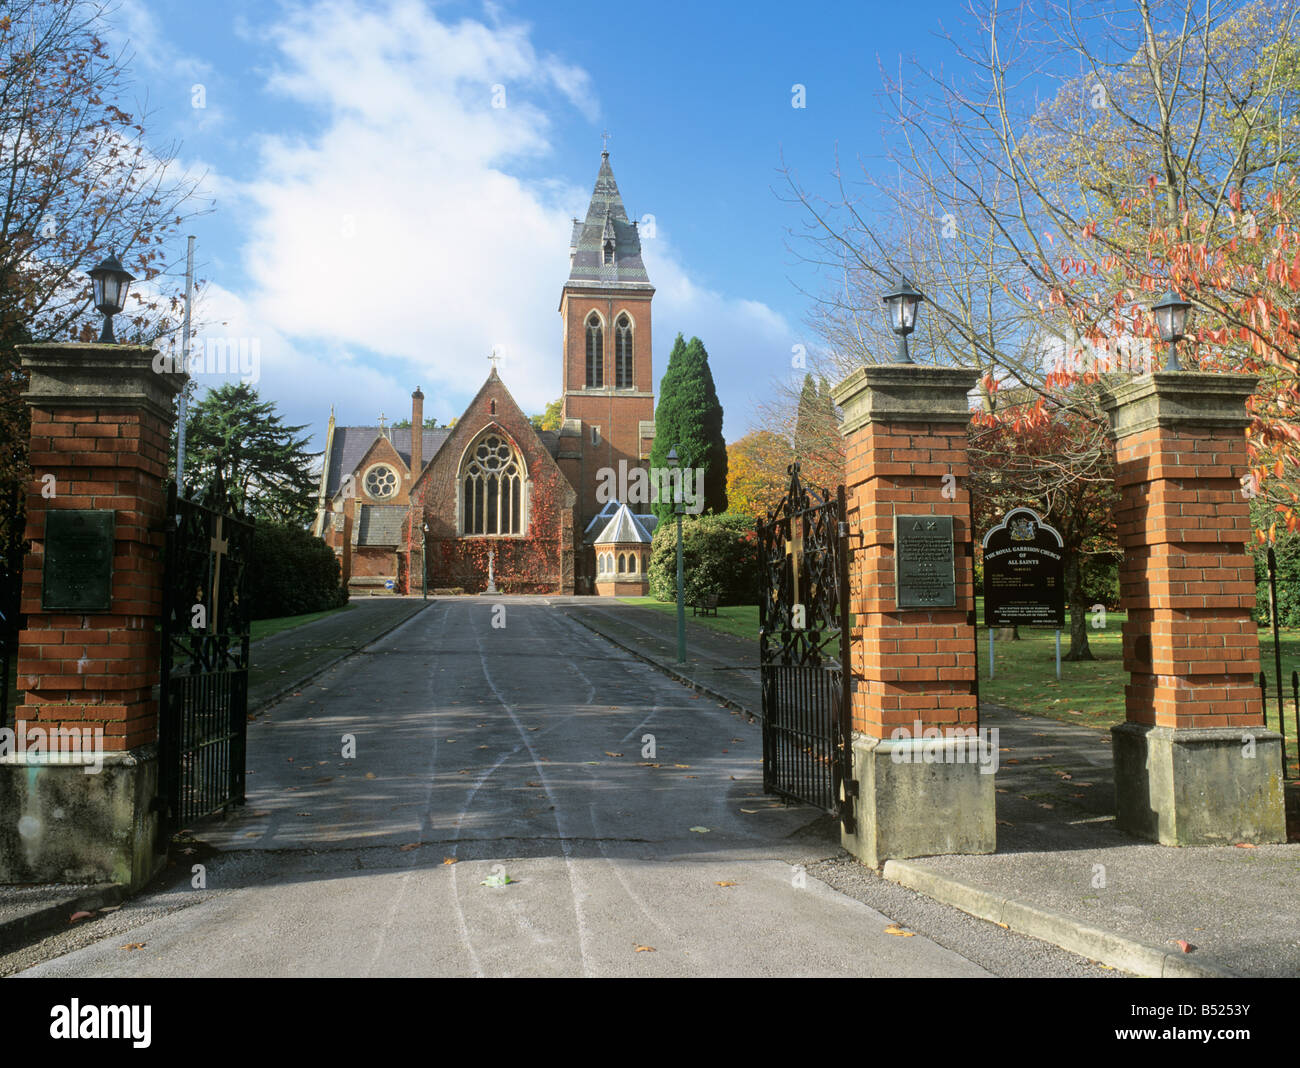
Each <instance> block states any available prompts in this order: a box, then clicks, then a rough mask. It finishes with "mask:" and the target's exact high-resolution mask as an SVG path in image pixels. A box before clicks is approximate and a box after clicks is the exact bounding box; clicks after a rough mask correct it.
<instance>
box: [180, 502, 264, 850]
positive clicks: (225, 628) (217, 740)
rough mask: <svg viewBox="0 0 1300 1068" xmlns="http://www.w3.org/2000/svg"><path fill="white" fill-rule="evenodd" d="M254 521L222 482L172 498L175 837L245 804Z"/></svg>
mask: <svg viewBox="0 0 1300 1068" xmlns="http://www.w3.org/2000/svg"><path fill="white" fill-rule="evenodd" d="M252 548H253V525H252V523H251V522H250V521H248V520H247V519H245V518H244V517H243V516H240V515H236V514H234V513H233V511H232V510H231V508H230V504H229V501H228V500H227V499H226V496H225V493H224V491H223V488H222V486H221V484H220V482H217V483H215V484H214V485H213V486H212V487H211V489H209V490H208V491H207V492H206V493H205V494H203V495H202V496H201V497H200V498H196V499H186V497H183V496H181V495H180V494H178V493H177V491H176V486H175V485H174V484H173V485H172V486H171V487H170V489H169V490H168V495H167V558H166V572H165V577H164V589H163V623H162V632H163V633H162V689H161V694H160V700H159V717H160V718H159V729H158V747H159V758H160V761H161V766H160V772H161V774H160V776H159V803H160V807H161V809H162V812H163V815H164V820H165V822H166V824H167V828H168V830H169V831H174V830H176V829H177V828H178V827H180V826H183V825H184V824H186V823H188V822H189V821H191V820H194V819H197V818H199V817H200V816H206V815H209V814H211V813H213V812H217V811H219V810H221V809H224V808H225V807H226V806H228V805H232V804H242V803H243V801H244V755H245V739H246V737H247V729H248V612H247V608H246V602H245V600H244V598H243V596H242V594H243V586H244V570H245V566H246V564H247V561H248V559H249V557H250V555H251V553H252Z"/></svg>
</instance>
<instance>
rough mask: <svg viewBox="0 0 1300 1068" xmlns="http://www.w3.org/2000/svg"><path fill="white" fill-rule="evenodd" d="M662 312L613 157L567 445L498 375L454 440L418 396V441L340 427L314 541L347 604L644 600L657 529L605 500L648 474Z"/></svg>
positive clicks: (586, 229) (566, 290)
mask: <svg viewBox="0 0 1300 1068" xmlns="http://www.w3.org/2000/svg"><path fill="white" fill-rule="evenodd" d="M653 297H654V286H652V285H651V284H650V279H649V277H648V276H647V274H646V269H645V264H644V263H643V262H642V261H641V238H640V235H639V233H638V232H637V224H636V223H635V222H632V221H630V220H629V219H628V216H627V211H626V210H625V208H624V206H623V198H622V196H621V195H620V194H619V191H618V185H617V184H616V183H615V181H614V172H613V170H612V169H611V168H610V165H609V153H608V152H603V153H601V164H600V172H599V174H598V175H597V177H596V188H595V191H594V192H593V193H592V197H591V203H590V205H589V206H588V208H587V216H586V218H585V219H574V220H573V234H572V237H571V238H570V241H569V277H568V279H567V281H565V283H564V286H563V288H562V290H561V292H560V307H559V311H560V318H561V321H562V322H563V327H564V333H563V352H562V358H561V363H560V369H561V397H562V400H561V423H560V429H559V430H558V431H554V430H543V431H538V430H536V429H535V428H534V426H533V424H532V423H531V422H530V421H529V419H528V417H527V416H526V415H525V414H524V412H523V411H522V410H521V409H520V407H519V405H518V404H516V403H515V400H514V398H513V397H512V396H511V395H510V391H509V390H508V389H507V388H506V384H505V382H504V381H503V379H502V378H501V376H500V375H499V374H498V372H497V368H496V363H495V361H493V364H492V369H491V371H490V372H489V373H488V376H487V380H486V381H485V382H484V383H483V386H482V388H481V389H479V391H478V393H477V395H476V396H475V397H474V399H473V400H472V401H471V402H470V404H469V406H468V407H467V408H466V409H465V411H464V412H463V413H462V414H461V415H460V417H459V419H457V420H456V422H455V425H454V426H452V427H437V428H424V394H423V393H422V392H420V390H419V388H418V387H417V388H416V390H415V392H414V393H412V394H411V427H410V428H409V429H406V428H396V427H388V426H385V425H384V423H385V420H384V418H383V417H382V416H381V417H380V424H379V425H378V426H336V425H335V421H334V415H333V412H332V411H331V413H330V419H329V427H328V431H327V434H326V446H325V456H324V467H323V470H322V473H321V486H320V492H319V497H318V501H317V514H316V523H315V528H314V529H315V533H316V534H317V535H318V536H320V537H323V538H324V539H325V541H326V542H327V543H328V544H329V545H330V546H331V547H332V548H333V549H334V551H335V553H336V554H337V555H338V556H339V559H340V563H341V566H342V570H343V580H344V582H345V583H346V584H347V585H348V586H349V588H350V589H352V590H354V591H357V592H364V591H376V592H382V591H384V590H387V589H392V590H394V591H396V592H399V593H419V592H420V590H421V576H422V574H423V576H424V577H425V579H426V581H427V587H428V589H429V591H430V592H432V591H434V590H444V589H446V590H452V589H460V590H464V591H465V592H467V593H478V592H482V591H483V590H485V589H487V588H488V585H489V581H491V582H492V583H493V585H494V586H495V588H496V589H497V590H499V591H501V592H503V593H563V594H571V593H590V594H600V595H627V594H636V593H644V592H645V590H646V578H645V575H646V567H647V565H648V564H649V561H650V539H651V535H652V534H653V532H654V527H655V519H654V517H653V516H651V515H646V514H642V513H644V511H645V508H644V505H637V506H635V507H629V506H628V505H627V504H626V503H624V502H620V501H617V500H602V499H600V494H599V493H598V489H599V487H600V486H602V485H608V484H609V483H610V481H611V479H610V473H611V472H612V473H613V475H614V477H615V478H617V477H618V473H619V472H620V469H622V470H625V471H627V472H629V473H630V472H631V471H632V469H633V468H635V467H638V466H640V467H645V466H646V465H647V463H648V460H649V456H650V446H651V443H652V441H653V439H654V379H653V373H652V372H653V367H652V363H651V357H650V352H651V334H650V302H651V299H652V298H653ZM422 428H424V429H422ZM602 472H604V474H603V475H602ZM617 484H619V485H628V484H629V483H628V482H627V481H626V480H624V479H618V483H617Z"/></svg>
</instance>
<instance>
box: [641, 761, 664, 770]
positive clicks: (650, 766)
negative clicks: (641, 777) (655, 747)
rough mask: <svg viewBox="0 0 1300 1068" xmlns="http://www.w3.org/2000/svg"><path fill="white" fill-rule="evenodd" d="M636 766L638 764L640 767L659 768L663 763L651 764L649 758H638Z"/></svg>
mask: <svg viewBox="0 0 1300 1068" xmlns="http://www.w3.org/2000/svg"><path fill="white" fill-rule="evenodd" d="M636 766H637V767H638V768H658V767H662V765H660V764H651V763H650V762H649V761H648V760H638V761H637V762H636Z"/></svg>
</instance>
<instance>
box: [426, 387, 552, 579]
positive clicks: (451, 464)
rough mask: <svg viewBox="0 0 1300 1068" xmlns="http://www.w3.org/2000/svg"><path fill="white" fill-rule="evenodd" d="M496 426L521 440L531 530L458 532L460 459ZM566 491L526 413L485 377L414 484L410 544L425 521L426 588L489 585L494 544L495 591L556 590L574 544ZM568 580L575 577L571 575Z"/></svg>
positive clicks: (518, 444)
mask: <svg viewBox="0 0 1300 1068" xmlns="http://www.w3.org/2000/svg"><path fill="white" fill-rule="evenodd" d="M494 408H495V410H494ZM494 424H495V425H496V426H498V427H500V429H501V430H503V431H504V432H505V433H506V434H507V435H508V436H509V437H510V438H511V439H512V440H513V441H514V443H515V444H516V446H518V448H519V450H520V452H521V453H522V454H523V457H524V462H525V464H526V465H527V468H528V474H529V478H530V485H529V498H528V530H527V531H526V532H525V535H524V536H523V537H465V538H462V537H460V535H459V533H458V531H457V525H456V524H457V512H456V504H457V498H458V496H459V495H460V492H461V489H460V481H459V476H460V470H459V465H460V460H461V457H462V455H463V454H464V450H465V448H466V447H467V446H468V445H469V443H470V442H472V441H473V440H474V439H475V438H477V437H478V435H479V434H480V433H482V431H483V430H485V429H486V428H487V427H489V426H491V425H494ZM571 492H572V490H571V489H570V487H569V484H568V481H567V480H566V479H565V477H564V475H563V474H562V473H561V471H560V468H559V467H558V466H557V464H556V462H555V460H554V458H552V456H551V454H550V453H549V452H548V451H547V450H546V447H545V445H544V444H543V443H542V441H540V440H539V439H538V437H537V435H536V433H535V432H534V431H533V429H532V426H531V425H530V424H529V423H528V419H527V416H525V415H524V414H523V412H521V411H520V410H519V409H518V407H517V406H516V405H515V403H514V401H513V400H512V399H511V398H510V395H509V393H508V392H507V391H506V390H505V389H504V387H503V386H502V385H501V383H500V382H499V381H497V380H495V379H494V380H489V382H488V383H487V385H485V387H484V389H483V390H481V391H480V392H479V395H478V396H477V397H476V398H475V399H474V401H473V402H472V403H471V405H470V407H469V408H468V409H467V410H466V412H465V414H464V416H462V418H461V419H460V421H459V422H458V423H457V425H456V427H455V429H454V430H453V432H452V434H451V436H450V437H449V438H448V439H447V441H446V442H444V444H443V446H442V448H441V449H440V450H439V452H438V455H437V456H436V457H435V458H434V461H433V462H432V463H431V464H430V465H429V468H428V470H426V472H425V474H424V476H423V477H422V478H421V479H420V481H419V483H418V484H417V485H416V486H415V487H414V488H413V490H412V494H411V500H412V504H413V506H414V507H413V509H412V519H413V524H412V526H411V528H410V533H409V535H408V542H407V544H415V545H417V546H418V543H419V533H418V532H419V525H418V524H421V523H425V524H427V525H428V528H429V529H428V534H427V535H425V538H426V541H425V546H426V549H425V552H426V556H427V563H426V567H427V574H428V583H429V587H430V588H431V589H436V588H456V587H460V588H462V589H464V590H466V591H467V592H471V593H478V592H481V591H482V590H484V589H486V588H487V574H488V557H489V552H490V551H492V550H494V561H493V570H494V577H495V580H496V586H497V589H498V590H501V591H503V592H507V593H554V592H556V591H558V590H560V589H562V587H563V584H564V582H565V567H564V564H563V561H564V559H565V556H566V553H567V554H568V555H571V549H572V546H571V545H569V544H566V530H567V531H568V540H571V539H572V530H571V523H567V522H566V517H565V510H566V508H571V506H570V505H569V504H568V503H567V498H568V497H569V495H570V493H571ZM410 539H413V541H412V540H410ZM571 566H572V564H571V563H570V564H569V567H570V568H571ZM410 578H411V582H412V584H413V585H418V584H419V575H418V574H412V575H411V576H410ZM568 581H569V582H570V583H571V582H572V578H571V575H570V577H569V579H568Z"/></svg>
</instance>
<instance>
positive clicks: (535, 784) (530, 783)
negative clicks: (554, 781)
mask: <svg viewBox="0 0 1300 1068" xmlns="http://www.w3.org/2000/svg"><path fill="white" fill-rule="evenodd" d="M524 785H525V786H541V785H542V784H541V783H540V782H526V783H524Z"/></svg>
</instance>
